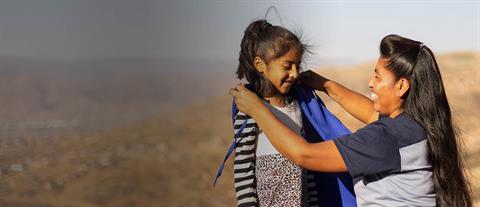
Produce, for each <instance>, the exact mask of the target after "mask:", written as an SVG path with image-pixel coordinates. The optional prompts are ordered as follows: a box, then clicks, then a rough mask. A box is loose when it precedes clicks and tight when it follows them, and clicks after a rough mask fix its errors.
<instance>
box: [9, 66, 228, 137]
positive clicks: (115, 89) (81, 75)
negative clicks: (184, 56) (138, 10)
mask: <svg viewBox="0 0 480 207" xmlns="http://www.w3.org/2000/svg"><path fill="white" fill-rule="evenodd" d="M233 71H234V64H232V63H229V62H221V61H218V62H208V61H185V60H152V59H139V58H115V59H101V60H84V61H73V62H54V61H45V60H28V59H27V60H24V59H18V58H5V57H4V58H0V86H1V87H0V96H1V97H2V99H1V100H0V105H1V106H2V107H1V108H0V139H6V138H7V139H8V138H10V137H14V138H18V137H25V136H29V137H30V136H36V137H38V136H52V135H64V134H66V133H69V134H78V133H81V132H93V131H98V130H105V129H111V128H112V127H114V126H117V125H119V124H122V123H127V122H130V121H134V120H138V119H143V118H146V117H148V116H150V115H151V114H157V113H159V112H162V111H168V110H171V109H174V108H177V107H183V106H187V105H191V104H193V103H195V102H199V101H201V100H203V99H205V98H209V97H215V96H219V95H222V94H226V90H225V87H224V86H225V85H231V84H232V83H233V80H234V72H233ZM193 90H195V91H196V92H195V93H191V91H193Z"/></svg>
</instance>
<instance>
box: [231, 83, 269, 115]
mask: <svg viewBox="0 0 480 207" xmlns="http://www.w3.org/2000/svg"><path fill="white" fill-rule="evenodd" d="M228 93H229V94H230V95H231V96H233V97H234V98H235V104H237V108H238V110H239V111H241V112H244V113H246V114H248V115H250V116H251V117H254V115H255V114H256V112H257V111H258V110H261V109H263V107H264V106H265V105H264V104H263V102H262V100H261V99H260V98H259V97H258V96H257V94H255V93H253V92H252V91H250V90H248V89H247V88H246V87H245V86H244V85H243V84H242V83H240V84H238V85H237V87H235V88H232V89H230V90H229V92H228Z"/></svg>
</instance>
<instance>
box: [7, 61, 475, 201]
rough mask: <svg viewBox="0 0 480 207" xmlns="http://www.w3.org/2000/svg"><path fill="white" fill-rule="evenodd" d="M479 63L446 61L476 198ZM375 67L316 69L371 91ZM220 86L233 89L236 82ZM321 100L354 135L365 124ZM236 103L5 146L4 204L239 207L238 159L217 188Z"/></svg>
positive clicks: (221, 101) (213, 102) (223, 100)
mask: <svg viewBox="0 0 480 207" xmlns="http://www.w3.org/2000/svg"><path fill="white" fill-rule="evenodd" d="M479 57H480V54H479V53H469V52H462V53H451V54H445V55H440V56H439V57H438V59H439V63H440V67H441V70H442V73H443V78H444V81H445V85H446V88H447V93H448V94H447V95H448V97H449V100H450V102H451V105H452V108H453V111H454V116H455V121H456V123H457V125H458V127H459V128H460V129H461V131H462V134H463V138H464V140H465V143H466V151H467V153H468V157H467V163H468V170H469V171H470V172H471V174H472V181H473V184H474V185H473V188H474V190H475V192H477V196H478V192H480V148H479V146H480V144H479V139H478V135H479V134H480V133H479V131H478V130H479V129H480V126H479V124H480V120H479V117H480V116H479V114H478V113H479V112H478V109H477V106H478V104H479V103H480V99H479V97H480V90H479V89H478V87H474V86H475V84H478V82H479V75H478V71H479V70H478V69H479V60H480V59H479ZM372 68H373V63H368V64H362V65H357V66H352V67H351V68H343V70H333V69H332V68H330V69H329V68H321V69H318V71H319V72H320V73H321V74H323V75H325V76H327V77H330V78H335V80H337V81H338V82H341V83H343V84H346V85H347V86H349V87H352V88H355V89H356V90H360V91H364V92H366V89H367V85H366V83H367V82H366V81H367V80H368V77H369V76H370V75H371V73H372ZM219 87H222V90H225V91H226V90H227V89H228V88H229V87H231V85H230V84H225V85H224V86H219ZM195 92H196V90H194V89H191V91H190V93H195ZM323 99H324V100H325V101H326V103H327V106H328V107H329V108H330V110H331V111H332V112H334V113H335V114H337V115H338V116H339V118H340V119H341V120H342V121H344V122H345V123H346V124H347V126H348V127H349V128H350V129H352V130H355V129H357V128H358V127H360V126H362V125H361V124H360V123H358V122H357V121H354V120H353V119H352V118H351V117H350V116H349V115H347V114H346V113H345V112H343V111H342V110H340V109H339V107H338V106H337V105H336V104H335V103H332V102H331V101H330V100H329V99H328V98H323ZM230 104H231V98H230V97H228V96H225V95H224V96H220V97H218V98H210V99H208V100H203V101H200V102H199V103H197V104H193V105H190V106H188V107H183V108H182V109H172V110H170V111H167V112H159V113H157V114H151V115H150V117H151V118H146V119H143V120H142V121H136V122H132V123H130V124H124V125H122V126H121V127H120V126H117V127H116V129H113V130H109V131H105V132H98V133H93V134H90V135H84V136H68V137H50V138H45V139H34V138H26V139H22V140H20V141H17V142H8V143H7V142H3V143H2V144H1V145H0V169H1V170H0V172H1V173H0V174H1V176H0V193H1V194H2V196H1V198H0V206H38V207H40V206H42V207H54V206H59V207H97V206H102V207H103V206H105V207H109V206H112V207H127V206H141V207H149V206H152V207H161V206H169V207H170V206H173V207H175V206H178V207H180V206H189V207H196V206H198V207H204V206H212V207H215V206H233V205H234V203H235V199H234V189H233V180H232V179H233V178H232V159H230V160H229V161H228V163H227V166H226V169H225V172H224V175H223V176H222V177H221V178H220V180H219V183H218V186H217V187H216V188H212V185H211V184H212V181H213V178H214V175H215V173H216V170H217V167H218V165H219V164H220V162H221V160H222V159H223V156H224V153H225V152H226V150H227V147H228V145H229V144H230V142H231V139H232V128H231V119H230ZM477 206H480V203H478V202H477Z"/></svg>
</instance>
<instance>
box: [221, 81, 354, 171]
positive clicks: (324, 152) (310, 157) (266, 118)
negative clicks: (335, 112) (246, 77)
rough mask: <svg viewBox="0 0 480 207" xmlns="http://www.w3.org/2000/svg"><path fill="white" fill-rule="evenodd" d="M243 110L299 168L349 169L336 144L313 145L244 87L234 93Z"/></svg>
mask: <svg viewBox="0 0 480 207" xmlns="http://www.w3.org/2000/svg"><path fill="white" fill-rule="evenodd" d="M230 95H232V96H233V97H235V103H236V104H237V108H238V109H239V110H240V111H243V112H245V113H247V114H248V115H250V116H252V117H253V118H254V119H255V120H256V121H257V124H258V125H259V127H260V128H261V129H262V130H263V132H264V133H265V134H266V135H267V137H268V139H269V140H270V142H271V143H272V145H273V146H274V147H275V148H276V149H277V150H278V151H279V152H280V153H281V154H283V155H284V156H285V157H287V158H288V159H289V160H291V161H293V162H294V163H295V164H296V165H298V166H301V167H304V168H307V169H310V170H315V171H322V172H344V171H346V170H347V167H346V166H345V162H344V161H343V159H342V157H341V155H340V153H339V151H338V149H337V147H336V145H335V143H334V142H333V141H325V142H320V143H315V144H311V143H308V142H307V141H305V139H304V138H302V137H301V136H300V135H298V134H296V133H295V132H293V131H292V130H291V129H290V128H288V127H287V126H285V125H284V124H283V123H282V122H281V121H280V120H278V119H277V117H275V115H274V114H273V113H272V112H271V111H270V110H269V109H268V108H267V107H266V106H265V105H264V104H263V103H262V101H261V100H260V99H259V98H258V97H257V96H256V95H255V94H254V93H253V92H251V91H249V90H248V89H246V88H245V87H244V86H243V85H239V86H237V87H236V88H235V89H231V90H230Z"/></svg>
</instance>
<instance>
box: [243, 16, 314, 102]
mask: <svg viewBox="0 0 480 207" xmlns="http://www.w3.org/2000/svg"><path fill="white" fill-rule="evenodd" d="M290 50H294V51H297V52H299V53H300V55H301V56H302V57H303V54H304V52H305V51H307V52H308V51H309V50H308V47H307V46H306V45H305V44H303V43H302V42H301V41H300V39H299V38H298V37H297V35H295V34H294V33H292V32H291V31H289V30H287V29H285V28H284V27H281V26H274V25H272V24H270V23H269V22H267V20H265V19H261V20H257V21H254V22H252V23H250V25H248V27H247V29H245V33H244V35H243V38H242V42H241V44H240V56H239V58H238V61H239V64H238V68H237V77H238V79H242V78H245V79H246V80H247V81H248V82H249V83H251V84H252V85H253V87H254V88H253V90H254V91H255V92H256V93H257V94H258V95H260V96H262V97H268V96H272V95H274V94H275V93H276V89H275V87H274V86H273V85H272V83H271V82H270V81H269V80H267V79H266V78H264V77H263V75H261V74H260V73H259V72H258V71H257V70H256V69H255V67H254V65H253V60H254V58H255V57H256V56H258V57H260V58H262V59H263V60H264V61H265V62H266V63H269V62H270V61H272V60H274V59H276V58H280V57H281V56H283V55H285V54H286V53H287V52H289V51H290Z"/></svg>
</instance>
